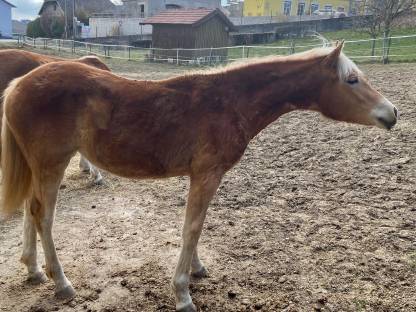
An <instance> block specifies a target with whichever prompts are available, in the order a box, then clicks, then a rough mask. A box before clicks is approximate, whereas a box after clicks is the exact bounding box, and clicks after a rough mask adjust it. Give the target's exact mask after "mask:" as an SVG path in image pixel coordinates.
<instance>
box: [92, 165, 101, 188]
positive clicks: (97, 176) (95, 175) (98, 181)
mask: <svg viewBox="0 0 416 312" xmlns="http://www.w3.org/2000/svg"><path fill="white" fill-rule="evenodd" d="M90 165H91V169H90V170H91V175H92V177H93V178H94V184H96V185H102V184H103V177H102V175H101V172H100V170H98V168H97V167H95V166H94V165H93V164H91V163H90Z"/></svg>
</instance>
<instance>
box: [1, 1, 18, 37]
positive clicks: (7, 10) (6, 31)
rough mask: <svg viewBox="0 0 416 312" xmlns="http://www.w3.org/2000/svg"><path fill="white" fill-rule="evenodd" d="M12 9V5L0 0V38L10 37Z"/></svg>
mask: <svg viewBox="0 0 416 312" xmlns="http://www.w3.org/2000/svg"><path fill="white" fill-rule="evenodd" d="M12 8H15V6H14V5H13V4H11V3H10V2H8V1H6V0H0V37H4V38H11V37H12Z"/></svg>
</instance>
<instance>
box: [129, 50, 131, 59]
mask: <svg viewBox="0 0 416 312" xmlns="http://www.w3.org/2000/svg"><path fill="white" fill-rule="evenodd" d="M130 50H131V48H130V47H129V61H130V55H131V52H130Z"/></svg>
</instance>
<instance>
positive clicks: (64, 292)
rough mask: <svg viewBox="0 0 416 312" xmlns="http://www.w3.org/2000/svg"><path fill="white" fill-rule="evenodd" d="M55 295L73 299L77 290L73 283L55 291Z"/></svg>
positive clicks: (60, 297)
mask: <svg viewBox="0 0 416 312" xmlns="http://www.w3.org/2000/svg"><path fill="white" fill-rule="evenodd" d="M55 296H56V298H58V299H71V298H73V297H74V296H75V290H74V288H73V287H72V286H71V285H69V286H66V287H65V288H63V289H61V290H58V291H57V292H55Z"/></svg>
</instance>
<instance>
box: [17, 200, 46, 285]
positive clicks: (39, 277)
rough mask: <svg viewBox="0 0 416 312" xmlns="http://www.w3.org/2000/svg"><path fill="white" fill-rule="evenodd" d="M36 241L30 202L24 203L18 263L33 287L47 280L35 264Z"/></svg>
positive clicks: (36, 263)
mask: <svg viewBox="0 0 416 312" xmlns="http://www.w3.org/2000/svg"><path fill="white" fill-rule="evenodd" d="M36 241H37V233H36V226H35V220H34V218H33V215H32V213H31V211H30V202H28V201H26V202H25V217H24V223H23V253H22V257H21V258H20V261H21V262H22V263H24V264H25V265H26V267H27V271H28V281H29V283H31V284H35V285H36V284H40V283H43V282H46V281H47V280H48V279H47V277H46V275H45V273H43V271H42V269H41V268H40V267H39V265H38V262H37V250H36Z"/></svg>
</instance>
